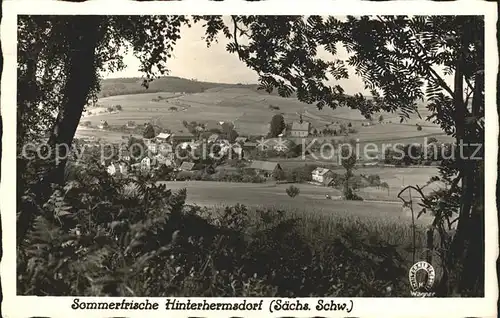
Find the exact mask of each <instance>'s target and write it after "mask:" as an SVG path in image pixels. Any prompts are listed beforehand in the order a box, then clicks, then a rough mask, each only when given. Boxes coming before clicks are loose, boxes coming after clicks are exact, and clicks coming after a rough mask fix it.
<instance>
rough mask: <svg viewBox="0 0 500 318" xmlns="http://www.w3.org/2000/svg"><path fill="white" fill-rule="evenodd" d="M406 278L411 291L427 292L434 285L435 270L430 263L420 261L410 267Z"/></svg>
mask: <svg viewBox="0 0 500 318" xmlns="http://www.w3.org/2000/svg"><path fill="white" fill-rule="evenodd" d="M408 278H409V280H410V287H411V289H412V291H413V292H417V293H428V292H430V290H431V288H432V286H433V285H434V280H435V279H436V272H435V271H434V267H432V265H431V264H429V263H427V262H425V261H420V262H417V263H415V264H414V265H413V266H412V267H411V268H410V272H409V275H408Z"/></svg>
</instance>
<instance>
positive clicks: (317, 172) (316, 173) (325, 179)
mask: <svg viewBox="0 0 500 318" xmlns="http://www.w3.org/2000/svg"><path fill="white" fill-rule="evenodd" d="M332 177H333V171H332V170H330V169H327V168H321V167H318V168H316V169H314V170H313V172H312V173H311V179H312V181H315V182H318V183H322V184H324V185H328V184H329V183H330V182H331V180H332Z"/></svg>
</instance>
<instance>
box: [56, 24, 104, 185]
mask: <svg viewBox="0 0 500 318" xmlns="http://www.w3.org/2000/svg"><path fill="white" fill-rule="evenodd" d="M99 25H100V24H99V18H98V17H90V16H75V17H74V18H73V22H72V23H71V24H70V25H69V26H68V30H67V31H66V32H67V33H66V34H67V41H68V42H69V46H70V48H71V49H70V51H69V52H68V59H67V67H68V75H67V81H66V84H65V87H64V89H63V94H64V98H63V102H62V105H61V108H60V111H59V114H58V116H57V119H56V123H55V125H54V128H53V131H52V134H51V136H50V139H49V145H50V146H52V149H54V150H55V151H56V153H57V155H58V157H59V158H60V159H59V160H57V161H56V167H55V169H54V170H53V171H52V173H51V176H50V177H49V181H50V182H51V183H61V182H62V181H63V176H64V167H65V165H66V162H67V156H68V155H69V153H68V150H69V149H71V148H70V147H71V144H72V142H73V138H74V136H75V132H76V129H77V127H78V123H79V122H80V118H81V115H82V112H83V109H84V108H85V105H86V104H87V102H88V99H89V96H90V93H91V91H92V90H93V89H94V87H96V84H97V83H96V82H97V80H98V77H97V69H96V65H95V57H96V48H97V45H98V43H99V40H100V38H101V35H100V33H101V30H100V28H99Z"/></svg>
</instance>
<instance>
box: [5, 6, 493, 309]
mask: <svg viewBox="0 0 500 318" xmlns="http://www.w3.org/2000/svg"><path fill="white" fill-rule="evenodd" d="M485 7H486V6H485ZM137 8H140V7H137ZM463 11H464V12H463V14H467V15H463V14H426V15H411V14H405V15H388V14H352V15H336V14H327V13H325V14H324V15H323V14H317V15H286V14H285V15H283V14H280V15H276V13H275V14H270V13H269V14H251V13H250V14H243V15H242V14H240V15H232V14H231V15H230V14H224V15H194V14H184V15H180V14H163V12H161V13H160V12H159V13H158V14H155V15H152V14H150V13H149V14H142V12H141V11H140V10H138V11H137V12H135V13H134V14H132V13H131V14H108V13H107V12H106V13H103V12H95V13H94V14H83V13H82V14H75V13H72V14H69V13H68V14H60V12H59V13H58V14H54V15H51V14H18V15H16V17H15V19H16V26H17V29H16V30H15V33H16V34H17V35H16V48H15V50H16V52H15V53H16V54H15V58H14V59H13V61H14V62H13V63H16V64H15V65H16V67H15V80H16V82H15V83H10V85H11V86H9V87H12V88H14V87H15V89H14V90H13V91H10V92H9V93H8V94H9V96H11V97H6V96H4V95H5V91H4V85H7V84H4V80H2V114H3V121H4V140H6V138H10V139H12V140H14V135H8V131H7V125H9V127H11V126H12V127H14V126H15V130H12V132H14V131H15V135H16V137H15V138H16V141H15V153H16V157H15V158H14V154H13V153H10V155H9V156H10V158H11V159H5V158H2V160H4V161H3V163H2V170H3V171H2V197H3V196H4V195H5V194H6V193H7V192H6V191H7V190H6V189H7V188H6V185H4V181H6V180H7V176H6V175H5V174H6V173H7V174H9V175H10V177H9V179H8V180H12V182H11V184H13V185H15V187H12V186H10V188H9V190H8V191H9V195H7V196H9V197H10V201H9V202H13V203H12V204H13V206H10V205H9V210H8V211H7V210H6V208H7V205H2V226H3V231H7V230H10V231H13V233H15V236H14V235H10V236H9V237H12V238H15V242H16V243H15V252H14V248H13V246H14V242H13V241H10V242H7V241H4V243H3V248H4V255H6V254H7V253H10V254H9V255H11V256H14V257H15V268H14V267H13V268H12V269H13V272H12V273H9V275H6V272H5V270H3V272H2V285H5V284H9V283H6V280H11V281H13V280H14V278H15V295H17V296H16V297H19V296H70V297H79V298H71V303H70V304H69V305H68V306H67V308H66V309H65V310H71V308H72V309H78V310H80V311H82V310H86V309H97V308H96V307H95V308H92V303H91V302H86V299H87V298H86V297H93V299H94V301H95V300H96V299H99V298H96V297H119V298H116V299H118V300H119V301H120V302H121V299H123V304H126V299H128V298H129V297H130V299H132V298H133V299H135V297H147V298H148V301H150V300H151V299H154V298H156V297H161V298H162V299H163V300H165V299H167V298H168V299H169V300H168V301H167V304H166V305H165V302H162V303H160V309H164V307H165V306H166V307H167V308H166V309H167V310H169V309H172V310H185V309H189V308H190V307H189V305H187V307H186V305H185V304H184V303H181V302H180V301H178V300H176V299H179V298H178V297H200V298H202V299H203V298H204V299H209V298H217V299H219V300H220V299H223V298H228V299H230V298H245V302H246V305H242V306H243V307H245V306H246V308H243V307H241V308H240V307H238V308H236V307H234V310H236V309H242V308H243V309H245V310H246V312H247V314H248V310H256V309H260V308H258V307H259V306H262V301H261V302H260V303H259V298H262V299H265V298H266V297H272V298H273V299H281V300H277V301H276V303H275V304H274V305H273V306H274V307H273V308H274V309H275V310H276V313H278V312H279V311H280V310H281V311H283V310H287V308H289V309H291V310H293V309H297V310H305V311H303V312H302V314H303V313H304V312H307V310H312V311H311V313H312V312H316V313H318V312H319V313H321V312H322V311H328V310H333V309H332V308H334V307H335V308H337V306H339V308H340V309H339V310H342V306H344V307H345V306H347V307H349V306H351V310H352V307H354V309H356V301H357V300H356V298H358V297H370V298H406V299H407V300H411V299H415V298H419V300H420V299H422V298H462V299H468V298H474V299H485V297H487V296H488V295H490V298H489V299H493V298H491V295H494V294H489V293H491V288H494V289H495V290H496V293H498V292H497V290H498V289H497V287H494V286H492V285H491V281H493V282H495V281H496V276H489V277H491V278H489V279H488V275H489V274H488V273H490V274H491V273H492V274H493V275H495V271H494V269H493V266H494V262H495V261H494V259H495V258H496V256H494V257H491V253H493V252H492V251H493V250H494V246H495V245H498V242H497V241H496V240H497V237H496V234H495V233H492V232H491V231H490V230H489V229H490V226H493V228H492V229H493V232H495V231H496V230H497V223H496V222H497V221H496V207H495V203H494V197H493V196H494V191H495V190H494V183H495V182H496V181H495V180H496V173H497V172H496V169H495V167H494V162H496V161H495V160H496V151H497V150H496V148H495V147H496V146H495V145H493V146H490V145H488V146H486V143H485V138H486V139H488V138H491V137H487V134H485V132H486V122H487V119H486V114H487V113H488V116H489V115H490V114H493V116H496V114H495V111H494V109H495V108H494V107H495V104H494V101H493V99H491V97H487V95H488V94H493V95H494V91H495V85H494V83H493V84H492V83H491V81H490V82H488V79H487V76H489V79H490V80H491V78H492V76H491V75H486V73H487V72H486V69H487V68H486V67H485V61H486V60H487V57H486V56H487V54H486V52H487V51H488V50H490V51H491V50H493V49H494V50H496V49H497V48H496V42H495V36H494V34H493V33H494V32H493V33H492V32H491V31H492V30H491V28H490V33H489V34H488V35H487V32H486V31H485V30H486V27H485V25H486V24H487V23H488V22H487V21H486V13H484V14H476V13H468V12H467V11H466V10H463ZM165 12H166V11H165ZM187 12H189V11H187ZM325 12H327V11H325ZM471 12H474V11H471ZM495 18H496V16H495ZM489 23H490V26H491V22H489ZM493 23H495V22H493ZM493 31H494V30H493ZM3 33H4V28H2V42H4V40H3V37H4V36H5V35H4V34H3ZM12 33H14V32H12ZM492 34H493V35H492ZM4 52H5V49H4ZM493 56H494V58H496V57H495V56H496V52H495V53H494V54H493ZM488 63H492V62H491V61H490V62H488ZM493 63H498V61H494V62H493ZM13 65H14V64H12V65H11V67H12V68H14V66H13ZM489 65H495V64H489ZM6 67H9V66H8V65H6ZM495 69H496V68H492V70H491V71H492V72H493V73H494V72H495ZM13 72H14V71H13ZM488 72H489V71H488ZM488 74H489V73H488ZM493 76H496V74H494V75H493ZM488 85H489V86H488ZM492 85H493V86H492ZM487 91H488V93H487V94H486V92H487ZM14 94H15V96H14ZM493 95H492V96H493ZM488 96H489V95H488ZM4 98H5V99H4ZM14 100H15V103H16V106H14V105H10V104H8V105H6V104H5V103H6V102H11V101H12V102H13V101H14ZM492 101H493V103H492ZM8 108H9V109H10V112H9V115H10V114H11V115H12V117H9V118H7V116H6V115H5V114H6V110H7V109H8ZM14 109H15V111H14ZM488 120H490V119H488ZM491 120H493V122H492V124H491V125H493V126H491V127H490V126H489V125H490V123H488V126H489V127H488V129H495V125H496V123H495V122H494V121H495V120H497V119H495V118H493V117H492V118H491ZM496 138H497V137H496V136H493V137H492V139H490V140H493V143H496V141H495V140H496ZM488 147H493V148H488ZM10 149H11V150H14V148H13V147H11V148H10ZM7 152H8V151H7V148H6V147H4V156H6V155H5V154H6V153H7ZM6 160H9V161H8V162H10V163H15V167H16V168H15V169H14V166H13V165H9V166H7V163H6ZM486 162H488V164H489V167H488V165H487V164H486ZM492 166H493V167H492ZM9 170H10V171H9ZM486 175H488V178H486ZM490 177H491V178H492V179H491V182H489V183H488V185H486V182H487V180H486V179H490ZM492 185H493V186H492ZM14 189H15V190H14ZM14 191H15V194H14ZM492 195H493V196H492ZM14 196H15V199H14ZM2 201H3V199H2ZM485 206H486V207H487V209H485ZM14 207H15V211H14ZM14 212H15V215H16V219H15V223H16V224H15V226H14V223H13V222H14V218H13V215H14ZM7 214H10V215H11V216H10V218H9V221H8V222H9V223H7V221H6V220H5V218H6V215H7ZM488 215H489V216H488ZM10 220H12V223H10ZM8 227H9V228H10V229H9V228H8ZM14 228H15V229H14ZM488 231H490V232H488ZM488 233H489V234H488ZM4 237H5V235H4ZM486 237H491V238H492V239H491V242H488V243H487V239H486ZM7 244H12V248H11V250H12V252H7V251H6V250H7V247H6V245H7ZM488 244H490V245H488ZM487 248H489V249H490V254H489V255H490V257H489V258H487V253H488V252H487ZM14 253H15V255H14ZM4 258H5V256H4ZM488 259H489V261H488ZM488 262H489V265H488V266H490V267H489V271H487V269H486V266H487V265H486V264H487V263H488ZM7 276H11V277H7ZM493 285H496V284H494V283H493ZM488 286H489V289H490V292H488ZM495 290H494V292H495ZM9 292H10V291H9ZM5 294H6V290H5V289H4V295H5ZM497 296H498V295H497ZM12 297H14V296H12ZM297 297H298V298H300V299H302V298H314V299H323V300H318V301H316V302H314V303H313V304H312V306H311V304H309V305H308V304H305V303H304V304H302V303H300V302H299V301H298V300H297V301H296V300H295V298H297ZM43 298H45V297H43ZM48 298H51V297H48ZM334 298H342V299H347V298H349V299H351V298H352V301H345V300H344V301H345V302H346V303H344V304H342V301H340V300H339V301H337V302H336V303H335V304H334V303H333V300H332V301H330V299H334ZM16 299H18V298H16ZM19 299H22V298H19ZM37 299H39V298H37ZM89 299H90V298H89ZM110 299H114V298H110ZM137 299H139V298H137ZM16 301H17V302H19V301H20V300H16ZM461 301H462V300H457V303H458V302H461ZM352 302H354V305H353V303H352ZM495 302H496V300H495ZM202 303H203V301H202ZM93 304H94V305H95V304H96V303H93ZM99 304H100V303H99ZM123 304H122V307H121V309H124V307H123ZM409 304H412V303H409ZM219 305H220V304H219ZM493 305H494V303H493V302H492V303H491V306H490V307H485V308H484V310H490V313H491V314H492V315H493V316H494V315H495V311H494V310H495V308H496V306H493ZM18 306H19V304H18ZM70 306H71V307H70ZM99 306H100V305H99ZM146 306H147V305H146ZM169 306H171V307H170V308H168V307H169ZM207 306H208V305H207ZM221 306H222V307H220V306H218V307H217V308H215V309H217V310H220V309H222V310H224V309H225V310H229V309H230V308H229V307H227V308H225V307H224V305H223V304H222V305H221ZM294 306H295V307H294ZM125 307H126V306H125ZM132 307H133V304H132V301H131V303H130V308H132ZM250 307H253V308H250ZM99 308H101V307H99ZM130 308H129V309H130ZM207 308H208V307H207ZM102 309H108V307H102ZM125 309H127V308H125ZM194 309H198V310H200V309H203V310H205V309H206V308H205V307H203V306H201V305H200V306H198V308H194ZM210 309H214V308H210ZM264 309H265V308H264ZM471 309H472V308H471ZM476 309H477V310H479V308H476ZM266 310H267V309H266ZM335 310H337V309H335ZM365 310H367V309H365ZM407 310H409V313H408V314H411V311H412V309H410V308H408V309H407ZM441 310H443V309H442V308H441ZM491 310H493V311H491ZM68 312H69V313H71V311H68ZM94 312H95V310H94ZM348 312H349V311H348ZM365 312H366V311H365ZM483 312H484V311H483ZM242 313H244V312H242ZM290 313H292V312H290ZM339 313H340V312H337V313H336V314H339ZM354 313H355V310H354V311H353V312H352V313H351V314H354ZM165 314H167V313H165ZM186 314H187V315H189V313H186ZM457 314H460V313H457ZM347 315H349V314H348V313H347V312H344V313H343V316H347ZM108 316H109V315H108Z"/></svg>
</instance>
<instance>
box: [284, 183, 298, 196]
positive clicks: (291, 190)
mask: <svg viewBox="0 0 500 318" xmlns="http://www.w3.org/2000/svg"><path fill="white" fill-rule="evenodd" d="M299 193H300V189H299V188H297V187H296V186H293V185H291V186H289V187H288V188H286V194H288V196H289V197H290V198H295V197H296V196H298V195H299Z"/></svg>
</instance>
